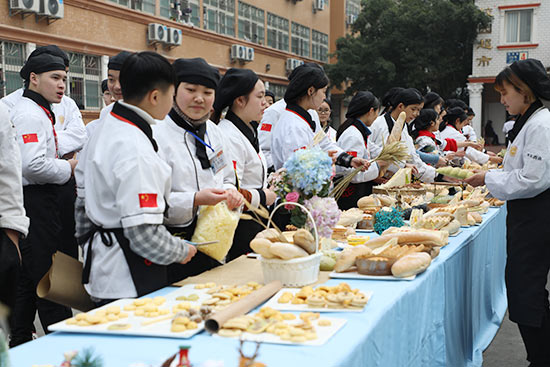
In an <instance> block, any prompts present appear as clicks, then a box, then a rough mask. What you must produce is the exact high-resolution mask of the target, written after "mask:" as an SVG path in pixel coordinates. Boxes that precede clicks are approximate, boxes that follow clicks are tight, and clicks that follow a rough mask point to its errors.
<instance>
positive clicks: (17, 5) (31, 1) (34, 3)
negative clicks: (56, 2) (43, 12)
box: [10, 0, 40, 13]
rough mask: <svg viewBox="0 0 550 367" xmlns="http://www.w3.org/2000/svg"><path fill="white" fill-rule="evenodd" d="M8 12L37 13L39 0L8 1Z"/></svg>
mask: <svg viewBox="0 0 550 367" xmlns="http://www.w3.org/2000/svg"><path fill="white" fill-rule="evenodd" d="M10 10H11V11H16V12H25V13H27V12H28V13H38V11H39V10H40V0H10Z"/></svg>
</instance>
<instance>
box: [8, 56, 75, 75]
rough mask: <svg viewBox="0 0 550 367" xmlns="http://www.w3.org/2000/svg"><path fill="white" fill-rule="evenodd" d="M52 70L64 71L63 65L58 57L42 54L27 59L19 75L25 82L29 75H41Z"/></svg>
mask: <svg viewBox="0 0 550 367" xmlns="http://www.w3.org/2000/svg"><path fill="white" fill-rule="evenodd" d="M52 70H63V71H65V63H64V62H63V59H62V58H61V57H58V56H54V55H51V54H47V53H43V54H39V55H38V56H33V57H29V58H28V60H27V62H26V63H25V65H23V67H22V68H21V71H20V72H19V75H20V76H21V78H23V79H25V80H27V81H28V80H29V78H30V75H31V73H35V74H41V73H45V72H47V71H52Z"/></svg>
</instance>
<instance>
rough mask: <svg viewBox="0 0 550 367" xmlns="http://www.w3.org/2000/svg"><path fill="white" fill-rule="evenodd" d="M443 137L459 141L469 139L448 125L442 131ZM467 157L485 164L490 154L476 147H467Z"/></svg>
mask: <svg viewBox="0 0 550 367" xmlns="http://www.w3.org/2000/svg"><path fill="white" fill-rule="evenodd" d="M441 138H442V139H454V140H456V142H457V143H459V142H464V141H467V140H466V137H465V136H464V135H463V134H462V133H461V132H460V131H458V130H457V129H455V128H454V127H452V126H450V125H447V126H445V129H443V131H442V132H441ZM459 150H464V148H459ZM465 150H466V158H468V159H469V160H471V161H472V162H476V163H478V164H482V165H483V164H485V163H487V161H488V160H489V155H488V154H485V153H483V152H480V151H479V150H477V149H474V148H472V147H467V148H466V149H465Z"/></svg>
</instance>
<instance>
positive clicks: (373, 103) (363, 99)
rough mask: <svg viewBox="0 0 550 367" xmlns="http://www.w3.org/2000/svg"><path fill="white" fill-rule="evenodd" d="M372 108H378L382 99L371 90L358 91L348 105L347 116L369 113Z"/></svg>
mask: <svg viewBox="0 0 550 367" xmlns="http://www.w3.org/2000/svg"><path fill="white" fill-rule="evenodd" d="M371 108H374V109H375V110H377V109H378V108H380V101H378V98H376V96H375V95H374V94H372V93H371V92H369V91H360V92H357V93H356V94H355V95H354V96H353V98H352V99H351V102H350V103H349V106H348V112H346V118H352V117H359V116H362V115H364V114H365V113H368V112H369V111H370V109H371Z"/></svg>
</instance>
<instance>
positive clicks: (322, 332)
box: [214, 316, 347, 346]
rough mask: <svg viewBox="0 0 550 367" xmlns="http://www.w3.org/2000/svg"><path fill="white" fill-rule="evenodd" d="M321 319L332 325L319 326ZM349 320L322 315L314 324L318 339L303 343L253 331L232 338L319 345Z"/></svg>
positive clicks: (270, 342)
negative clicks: (253, 332)
mask: <svg viewBox="0 0 550 367" xmlns="http://www.w3.org/2000/svg"><path fill="white" fill-rule="evenodd" d="M319 320H329V321H330V322H331V325H330V326H318V325H317V322H318V321H319ZM301 322H302V320H300V319H297V320H296V321H295V322H294V323H301ZM346 322H347V320H345V319H337V318H333V317H322V316H321V317H320V318H319V319H317V320H314V321H313V324H314V325H315V331H316V332H317V339H315V340H308V341H305V342H303V343H296V342H292V341H289V340H281V338H279V337H278V336H277V335H275V334H270V333H261V334H252V333H246V332H245V333H242V334H241V335H239V336H236V337H233V338H231V339H241V340H248V341H256V342H262V343H268V344H287V345H311V346H319V345H323V344H325V343H326V342H327V341H328V340H329V339H330V338H332V336H333V335H334V334H336V332H337V331H338V330H340V329H341V328H342V327H343V326H344V325H345V324H346ZM288 323H289V324H292V322H288ZM214 337H216V338H227V337H222V336H219V335H218V334H214Z"/></svg>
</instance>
